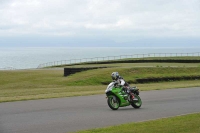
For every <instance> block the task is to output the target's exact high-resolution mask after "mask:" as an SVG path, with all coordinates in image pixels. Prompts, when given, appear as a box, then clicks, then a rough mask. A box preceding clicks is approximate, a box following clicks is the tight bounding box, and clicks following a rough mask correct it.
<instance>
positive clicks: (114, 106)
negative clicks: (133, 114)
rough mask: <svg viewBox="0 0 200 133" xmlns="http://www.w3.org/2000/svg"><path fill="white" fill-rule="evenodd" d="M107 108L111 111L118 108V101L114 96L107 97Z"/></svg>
mask: <svg viewBox="0 0 200 133" xmlns="http://www.w3.org/2000/svg"><path fill="white" fill-rule="evenodd" d="M107 102H108V106H109V107H110V108H111V109H112V110H117V109H118V108H119V100H118V99H117V98H116V96H113V95H111V96H109V97H108V100H107Z"/></svg>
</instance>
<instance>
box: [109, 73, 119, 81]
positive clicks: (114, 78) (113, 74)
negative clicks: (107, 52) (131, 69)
mask: <svg viewBox="0 0 200 133" xmlns="http://www.w3.org/2000/svg"><path fill="white" fill-rule="evenodd" d="M111 77H112V79H113V80H117V79H118V78H119V73H118V72H113V73H112V74H111Z"/></svg>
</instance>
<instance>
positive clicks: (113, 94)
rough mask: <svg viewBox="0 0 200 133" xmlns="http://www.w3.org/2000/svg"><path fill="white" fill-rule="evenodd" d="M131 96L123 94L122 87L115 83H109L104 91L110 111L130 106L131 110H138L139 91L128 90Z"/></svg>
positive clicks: (139, 102)
mask: <svg viewBox="0 0 200 133" xmlns="http://www.w3.org/2000/svg"><path fill="white" fill-rule="evenodd" d="M129 91H131V93H132V94H133V95H134V99H132V96H131V95H129V94H128V93H126V92H125V90H124V89H123V87H121V86H119V85H117V83H116V82H114V81H113V82H111V83H110V84H109V85H108V87H107V88H106V90H105V93H106V95H107V103H108V106H109V107H110V108H111V109H112V110H117V109H118V108H119V107H125V106H129V105H131V106H132V107H133V108H140V107H141V105H142V100H141V98H140V97H139V89H138V88H137V87H133V88H130V90H129Z"/></svg>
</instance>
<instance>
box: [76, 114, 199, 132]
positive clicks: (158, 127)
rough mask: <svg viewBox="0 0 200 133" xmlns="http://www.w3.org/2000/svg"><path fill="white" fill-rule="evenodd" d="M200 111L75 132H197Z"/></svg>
mask: <svg viewBox="0 0 200 133" xmlns="http://www.w3.org/2000/svg"><path fill="white" fill-rule="evenodd" d="M199 118H200V113H196V114H188V115H183V116H176V117H171V118H162V119H158V120H151V121H145V122H137V123H129V124H122V125H118V126H112V127H107V128H98V129H91V130H85V131H79V132H76V133H199V132H200V126H199V125H200V119H199Z"/></svg>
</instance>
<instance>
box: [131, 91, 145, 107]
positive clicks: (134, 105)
mask: <svg viewBox="0 0 200 133" xmlns="http://www.w3.org/2000/svg"><path fill="white" fill-rule="evenodd" d="M134 97H135V99H137V100H133V101H132V103H131V105H132V106H133V108H136V109H137V108H140V107H141V105H142V100H141V98H140V97H139V96H138V95H136V94H134Z"/></svg>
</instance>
